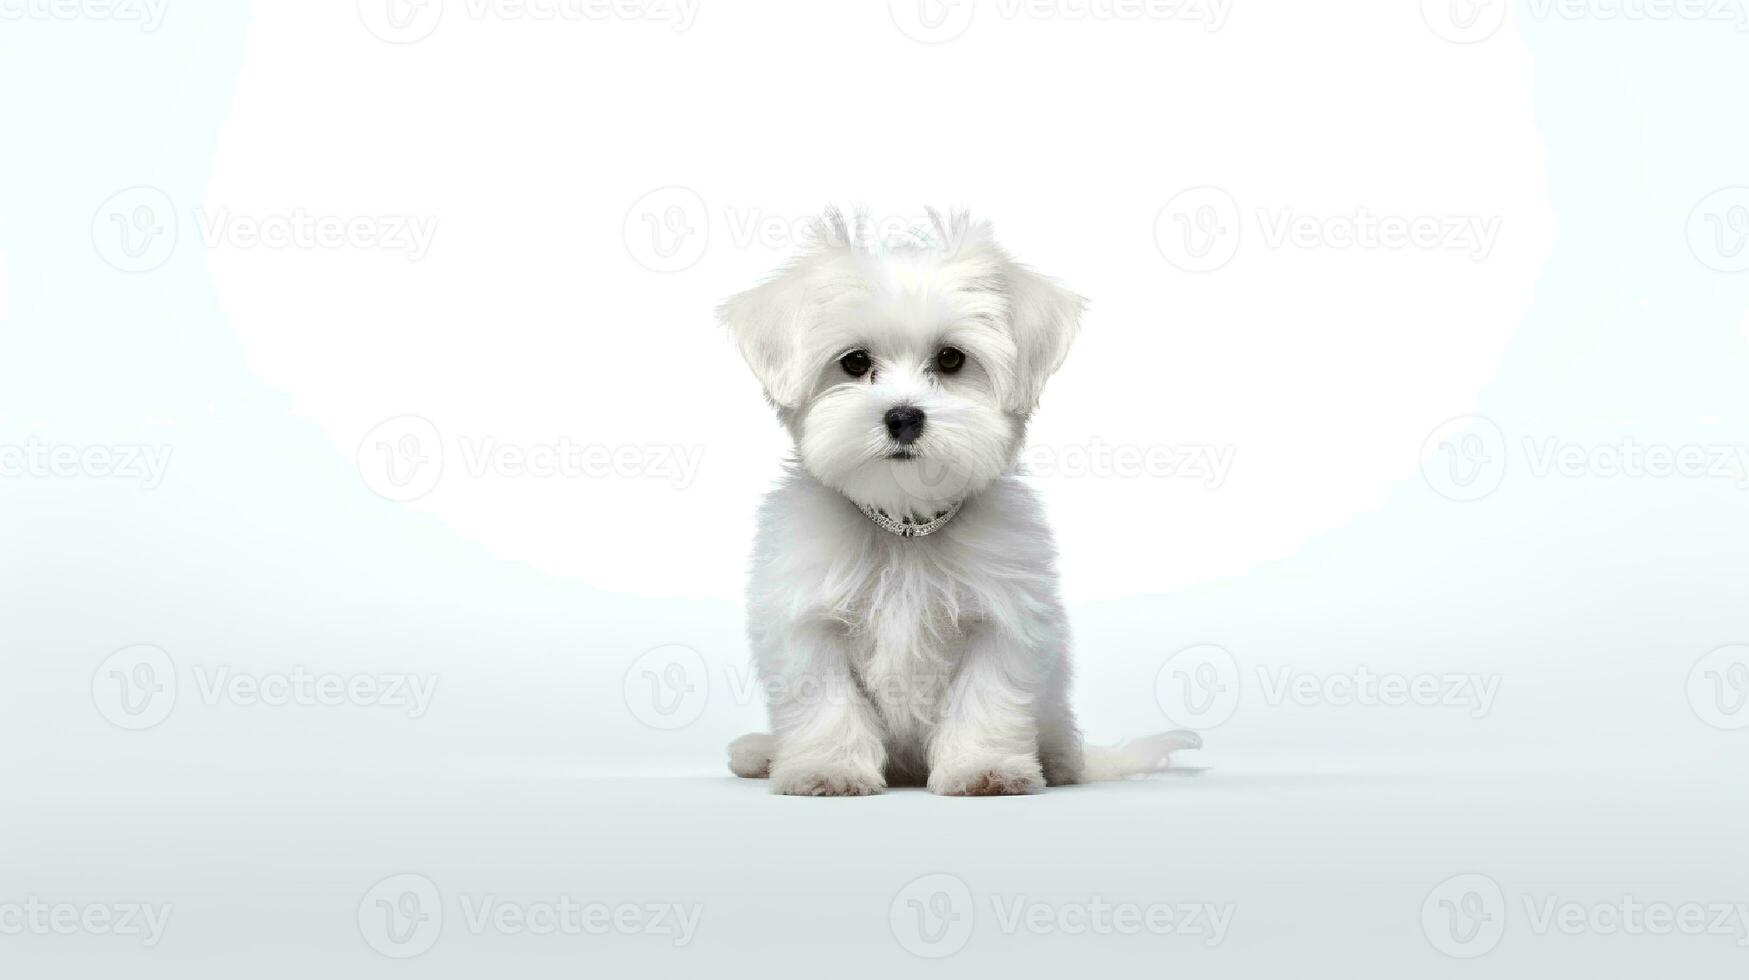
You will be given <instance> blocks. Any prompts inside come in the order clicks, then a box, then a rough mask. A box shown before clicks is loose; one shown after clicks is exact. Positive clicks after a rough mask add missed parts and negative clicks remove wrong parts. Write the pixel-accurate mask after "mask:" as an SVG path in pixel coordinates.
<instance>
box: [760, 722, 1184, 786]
mask: <svg viewBox="0 0 1749 980" xmlns="http://www.w3.org/2000/svg"><path fill="white" fill-rule="evenodd" d="M776 747H777V739H776V738H775V737H773V736H772V735H771V734H770V733H767V732H751V733H749V734H746V735H743V736H741V737H740V738H738V739H735V740H734V741H733V742H730V743H729V771H730V772H732V773H734V774H735V775H737V776H744V777H746V778H748V779H765V778H766V777H768V776H770V775H771V754H772V750H773V749H775V748H776ZM1200 748H1202V736H1201V735H1198V734H1197V733H1195V732H1191V731H1184V730H1182V729H1181V730H1179V731H1173V732H1160V733H1159V734H1156V735H1149V736H1146V737H1144V738H1138V739H1132V740H1130V741H1128V742H1124V743H1122V744H1121V745H1089V746H1087V748H1086V749H1085V750H1084V755H1085V759H1086V761H1085V762H1084V763H1083V764H1082V766H1083V768H1082V775H1081V778H1082V779H1083V780H1084V781H1086V782H1090V783H1092V782H1103V781H1107V780H1114V779H1129V778H1131V777H1134V776H1146V775H1150V774H1152V773H1157V772H1165V771H1167V770H1168V769H1172V770H1173V771H1175V772H1193V771H1197V768H1196V767H1186V766H1179V767H1177V768H1174V767H1173V766H1172V753H1174V752H1177V751H1178V750H1180V749H1200Z"/></svg>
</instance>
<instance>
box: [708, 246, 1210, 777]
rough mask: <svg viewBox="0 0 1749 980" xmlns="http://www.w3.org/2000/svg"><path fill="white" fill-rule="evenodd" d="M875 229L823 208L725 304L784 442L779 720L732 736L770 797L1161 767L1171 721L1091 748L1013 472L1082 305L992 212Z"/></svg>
mask: <svg viewBox="0 0 1749 980" xmlns="http://www.w3.org/2000/svg"><path fill="white" fill-rule="evenodd" d="M930 218H931V222H932V226H931V227H929V228H927V229H919V230H915V231H911V232H908V233H907V234H906V235H904V236H902V238H901V240H898V241H874V240H871V233H870V232H869V231H868V229H867V222H866V221H864V220H862V219H860V218H859V219H858V220H856V221H854V222H849V223H847V222H846V221H845V220H844V218H843V217H842V216H841V215H840V214H838V213H837V212H835V211H829V212H827V214H826V216H825V218H824V219H823V220H821V221H820V222H818V223H817V224H816V226H815V228H814V231H813V234H812V235H811V239H810V241H809V243H808V245H807V246H806V247H805V248H804V250H803V252H802V254H801V255H800V256H799V257H797V258H796V259H795V260H794V261H792V262H791V263H790V264H789V265H787V266H785V267H784V268H783V269H782V270H780V271H779V272H778V274H777V275H776V276H775V277H773V278H772V279H771V280H770V281H768V282H766V283H765V284H763V285H761V286H758V287H756V288H754V289H750V290H748V291H746V292H744V293H741V294H739V295H737V296H735V297H733V298H731V299H730V300H729V301H728V302H726V303H724V304H723V307H722V310H721V315H722V319H723V322H724V323H725V324H726V325H727V327H728V328H729V331H730V333H731V334H732V335H733V336H734V339H735V341H736V343H737V344H738V345H739V346H740V349H741V353H742V355H743V356H744V357H746V359H747V363H748V365H749V366H750V367H752V369H753V373H754V374H755V375H756V376H758V379H759V381H760V383H761V384H762V385H764V387H765V394H766V396H767V397H768V398H769V399H770V401H771V403H772V405H774V406H775V407H776V409H777V415H778V418H779V419H780V420H781V421H782V422H783V424H784V426H785V427H786V428H788V429H789V432H790V435H791V436H792V437H793V439H794V440H795V447H796V457H795V459H794V461H793V462H792V463H791V464H790V465H789V467H788V471H787V472H786V474H785V476H784V478H783V480H782V482H781V483H780V484H779V485H778V486H777V488H776V489H774V490H772V492H771V493H770V495H769V496H767V497H766V499H765V503H764V505H763V506H762V508H761V509H760V513H759V531H758V539H757V541H756V543H755V546H754V557H753V567H752V575H751V581H750V583H749V587H748V596H747V617H748V633H749V637H750V639H751V641H752V647H753V652H754V658H755V660H756V663H757V667H758V671H759V675H760V680H761V682H762V684H763V686H764V689H765V691H766V694H767V697H768V700H769V702H770V712H771V729H772V731H771V733H770V734H755V735H746V736H743V737H742V738H739V739H737V740H736V741H735V742H734V743H733V744H732V745H730V746H729V768H730V769H731V770H733V771H734V772H735V773H736V774H737V775H741V776H748V777H756V778H758V777H767V776H769V777H770V779H771V781H772V788H773V790H774V791H776V792H778V793H785V794H790V795H802V796H863V795H867V794H870V793H878V792H880V791H881V790H882V789H883V788H884V787H886V786H888V785H911V786H916V785H927V786H928V787H929V789H930V791H931V792H934V793H941V794H945V795H950V796H1000V795H1010V794H1018V793H1032V792H1037V791H1039V790H1041V789H1042V788H1044V787H1045V786H1060V785H1066V784H1070V783H1078V782H1083V781H1086V780H1090V779H1115V778H1121V777H1124V776H1128V775H1133V774H1138V773H1143V772H1152V771H1159V770H1161V769H1163V768H1164V767H1165V764H1166V760H1167V756H1168V754H1169V753H1170V752H1171V751H1172V750H1173V749H1177V748H1187V747H1194V746H1195V745H1197V744H1199V743H1198V741H1197V738H1196V736H1195V735H1193V734H1191V733H1188V732H1172V733H1167V734H1164V735H1157V736H1154V737H1152V738H1148V739H1143V740H1140V741H1138V742H1131V743H1129V744H1127V745H1125V746H1122V747H1119V748H1115V749H1095V748H1089V749H1085V750H1084V749H1083V746H1082V743H1081V733H1080V731H1079V729H1077V728H1076V725H1075V715H1074V712H1073V711H1072V710H1071V709H1070V707H1069V675H1070V666H1069V626H1068V622H1067V621H1066V619H1065V617H1064V614H1063V605H1062V600H1061V598H1060V597H1059V596H1058V590H1057V574H1056V567H1055V566H1056V551H1055V547H1054V545H1053V544H1052V541H1051V533H1050V528H1049V527H1048V526H1047V525H1046V523H1045V519H1044V514H1043V511H1042V508H1041V507H1040V504H1039V502H1038V500H1037V499H1036V498H1035V497H1034V495H1033V493H1032V491H1031V490H1030V489H1029V488H1028V487H1026V486H1025V485H1024V484H1023V483H1022V482H1021V481H1020V479H1019V478H1018V477H1017V475H1016V473H1015V462H1016V458H1017V457H1018V455H1019V453H1020V449H1021V445H1022V442H1023V440H1024V437H1025V434H1026V423H1027V419H1028V417H1029V416H1030V415H1031V414H1032V411H1033V409H1034V408H1035V407H1036V406H1037V404H1038V401H1039V395H1040V392H1041V391H1042V390H1043V388H1044V385H1045V381H1046V379H1048V378H1049V377H1050V376H1051V374H1052V373H1053V372H1055V371H1056V370H1057V368H1058V366H1060V365H1061V364H1062V363H1063V359H1064V357H1066V356H1067V355H1068V352H1069V345H1070V343H1071V342H1072V341H1073V340H1074V338H1075V333H1076V330H1077V328H1078V326H1079V322H1080V317H1081V310H1082V307H1083V306H1084V305H1085V301H1084V300H1082V298H1081V297H1079V296H1077V295H1075V294H1074V293H1071V292H1069V291H1068V290H1066V289H1064V288H1062V287H1061V286H1059V285H1058V284H1057V283H1056V282H1054V281H1053V280H1051V279H1048V278H1046V277H1044V276H1041V275H1039V274H1038V273H1036V272H1033V271H1032V270H1031V269H1028V268H1027V267H1025V266H1023V265H1020V264H1018V263H1016V262H1015V261H1014V260H1013V259H1012V258H1010V257H1009V255H1008V253H1006V252H1005V251H1003V250H1002V248H1001V247H1000V246H998V245H997V244H996V242H995V241H994V240H993V239H992V238H991V235H990V228H989V226H988V224H985V223H982V222H980V223H973V222H971V221H969V220H968V219H967V218H966V217H965V216H963V215H959V214H955V215H953V216H952V217H951V218H950V219H948V220H943V219H942V218H941V217H940V216H939V215H937V214H935V213H933V212H931V214H930Z"/></svg>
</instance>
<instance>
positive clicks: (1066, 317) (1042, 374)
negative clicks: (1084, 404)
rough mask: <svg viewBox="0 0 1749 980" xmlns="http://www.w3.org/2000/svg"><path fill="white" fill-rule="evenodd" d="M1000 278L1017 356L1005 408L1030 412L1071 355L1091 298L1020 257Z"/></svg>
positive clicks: (1022, 412)
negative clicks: (1075, 291)
mask: <svg viewBox="0 0 1749 980" xmlns="http://www.w3.org/2000/svg"><path fill="white" fill-rule="evenodd" d="M1002 278H1003V285H1004V290H1005V292H1006V293H1007V299H1008V325H1009V330H1010V331H1012V333H1013V335H1014V347H1015V355H1016V356H1015V365H1014V367H1015V379H1014V380H1015V384H1014V385H1013V388H1012V390H1011V391H1010V392H1009V395H1008V406H1007V407H1008V410H1009V411H1012V412H1017V413H1019V414H1021V415H1027V414H1031V412H1032V410H1033V409H1035V408H1037V407H1038V400H1039V396H1041V395H1042V394H1043V393H1044V389H1045V382H1046V381H1048V380H1050V377H1051V375H1053V374H1055V373H1056V371H1057V368H1060V367H1062V366H1063V361H1064V360H1065V359H1066V358H1067V357H1068V356H1069V347H1070V345H1072V344H1073V343H1074V342H1075V335H1076V334H1077V333H1079V332H1080V330H1081V311H1082V310H1083V309H1085V308H1086V306H1087V301H1086V300H1085V299H1082V298H1081V297H1080V296H1077V295H1075V294H1074V293H1072V292H1070V291H1069V290H1067V289H1064V288H1063V287H1062V286H1061V285H1060V284H1059V283H1058V282H1057V281H1056V280H1055V279H1051V278H1050V277H1048V276H1042V275H1040V274H1038V273H1037V272H1034V271H1033V270H1031V269H1029V268H1027V267H1026V266H1023V265H1021V264H1019V263H1018V262H1013V261H1010V262H1009V263H1007V267H1006V269H1004V271H1003V277H1002Z"/></svg>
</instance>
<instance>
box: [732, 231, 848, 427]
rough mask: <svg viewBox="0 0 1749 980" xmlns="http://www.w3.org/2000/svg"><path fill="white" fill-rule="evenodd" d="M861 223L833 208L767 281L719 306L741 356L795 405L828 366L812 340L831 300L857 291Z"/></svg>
mask: <svg viewBox="0 0 1749 980" xmlns="http://www.w3.org/2000/svg"><path fill="white" fill-rule="evenodd" d="M860 227H861V226H860V224H852V223H851V222H849V221H846V220H845V217H844V215H843V214H842V213H841V212H839V211H838V210H837V209H836V208H828V209H827V210H826V213H825V214H824V215H822V216H821V217H820V218H819V219H817V220H815V221H814V222H813V224H812V225H811V226H810V227H809V229H808V234H807V236H806V238H805V243H804V246H803V249H802V253H801V254H800V255H799V256H797V257H796V258H795V259H794V260H792V261H791V262H790V263H789V264H788V265H786V266H784V267H783V268H782V269H779V270H778V272H777V274H776V275H774V276H772V277H771V278H770V279H768V280H766V281H765V282H764V283H762V284H760V285H758V286H755V287H753V288H752V289H749V290H747V291H746V292H744V293H737V294H736V295H734V296H731V297H729V299H728V300H727V301H726V302H724V303H723V305H722V306H720V307H718V309H717V318H718V319H719V320H721V321H722V323H723V325H724V326H726V327H728V328H729V335H730V336H731V337H734V338H735V345H736V346H737V347H739V348H741V356H742V357H744V358H746V360H747V366H748V367H750V368H752V369H753V375H754V377H757V378H758V379H759V383H760V384H762V385H764V386H765V396H766V397H767V398H770V399H771V400H772V402H773V403H775V404H776V405H778V406H779V407H780V408H788V409H793V408H796V407H797V406H799V405H801V403H802V400H803V399H805V398H807V397H808V390H809V388H810V387H811V386H812V385H813V383H814V379H815V377H816V376H817V375H818V374H819V372H820V370H821V369H822V368H823V367H825V364H824V363H818V364H816V363H813V360H812V357H811V356H810V351H809V348H808V345H807V340H808V338H809V335H810V334H813V333H814V332H815V331H817V330H821V329H824V328H827V327H828V326H829V324H828V323H827V321H828V320H829V319H830V317H829V307H830V306H831V304H832V303H834V302H837V301H841V300H843V299H845V298H846V297H848V296H852V295H854V294H855V293H856V292H857V291H858V288H859V287H858V282H859V280H858V278H857V275H856V259H855V256H856V254H857V252H856V248H857V242H858V241H860V238H859V236H860V235H861V234H862V232H861V230H860Z"/></svg>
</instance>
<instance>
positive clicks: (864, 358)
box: [838, 350, 869, 378]
mask: <svg viewBox="0 0 1749 980" xmlns="http://www.w3.org/2000/svg"><path fill="white" fill-rule="evenodd" d="M838 366H839V367H841V368H843V369H844V373H845V374H848V375H850V376H851V377H853V378H860V377H862V376H863V375H865V374H867V373H868V368H869V359H868V351H865V350H853V351H851V352H850V353H848V354H846V355H844V356H843V357H840V358H839V359H838Z"/></svg>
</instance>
